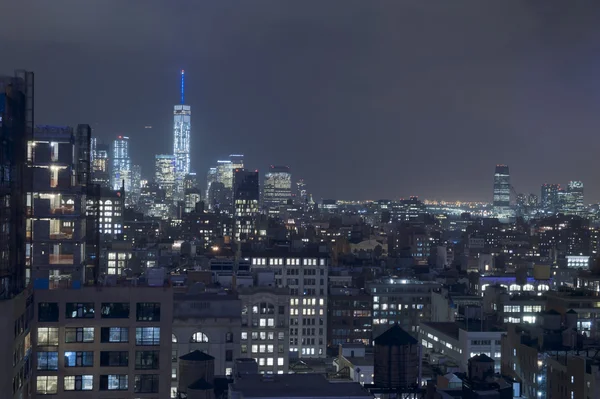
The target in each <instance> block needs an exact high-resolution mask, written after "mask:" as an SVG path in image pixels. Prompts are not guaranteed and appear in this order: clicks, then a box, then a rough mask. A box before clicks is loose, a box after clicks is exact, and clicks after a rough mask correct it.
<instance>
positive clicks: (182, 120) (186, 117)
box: [173, 69, 192, 195]
mask: <svg viewBox="0 0 600 399" xmlns="http://www.w3.org/2000/svg"><path fill="white" fill-rule="evenodd" d="M184 89H185V72H184V71H183V69H182V70H181V103H180V104H178V105H175V107H174V110H173V155H174V156H175V180H176V191H177V193H178V194H181V195H182V194H183V180H184V179H185V176H186V175H187V174H188V173H190V131H191V128H192V123H191V115H192V109H191V107H190V106H189V105H184V104H185V97H184V94H185V91H184Z"/></svg>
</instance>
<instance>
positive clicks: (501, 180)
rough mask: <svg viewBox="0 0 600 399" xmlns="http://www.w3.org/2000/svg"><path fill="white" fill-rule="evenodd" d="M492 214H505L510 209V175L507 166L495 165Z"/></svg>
mask: <svg viewBox="0 0 600 399" xmlns="http://www.w3.org/2000/svg"><path fill="white" fill-rule="evenodd" d="M493 205H494V212H496V213H497V214H499V215H500V214H502V215H503V214H506V213H507V211H509V209H510V173H509V170H508V166H506V165H496V171H495V173H494V202H493Z"/></svg>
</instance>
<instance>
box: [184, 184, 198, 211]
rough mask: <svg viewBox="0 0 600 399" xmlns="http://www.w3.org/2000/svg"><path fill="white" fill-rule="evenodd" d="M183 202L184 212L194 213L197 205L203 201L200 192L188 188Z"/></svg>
mask: <svg viewBox="0 0 600 399" xmlns="http://www.w3.org/2000/svg"><path fill="white" fill-rule="evenodd" d="M183 200H184V202H185V208H184V212H185V213H190V212H193V211H194V210H195V209H196V204H198V203H199V202H201V201H202V195H201V194H200V190H199V189H197V188H186V189H185V195H184V198H183Z"/></svg>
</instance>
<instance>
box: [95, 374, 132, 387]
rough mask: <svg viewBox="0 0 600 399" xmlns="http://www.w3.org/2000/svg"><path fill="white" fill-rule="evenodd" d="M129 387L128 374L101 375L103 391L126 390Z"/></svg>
mask: <svg viewBox="0 0 600 399" xmlns="http://www.w3.org/2000/svg"><path fill="white" fill-rule="evenodd" d="M127 389H129V376H128V375H127V374H124V375H121V374H109V375H101V376H100V390H101V391H126V390H127Z"/></svg>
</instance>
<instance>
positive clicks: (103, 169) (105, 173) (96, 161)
mask: <svg viewBox="0 0 600 399" xmlns="http://www.w3.org/2000/svg"><path fill="white" fill-rule="evenodd" d="M109 152H110V148H109V146H108V145H106V144H104V143H99V142H98V139H97V138H95V137H92V145H91V163H92V183H94V184H98V185H100V186H102V187H105V188H108V187H110V171H109V155H108V154H109Z"/></svg>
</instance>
